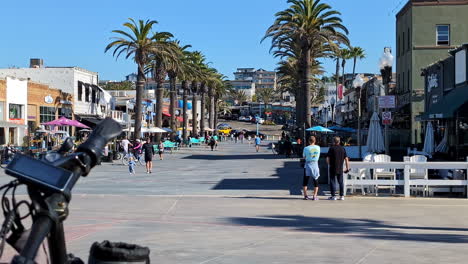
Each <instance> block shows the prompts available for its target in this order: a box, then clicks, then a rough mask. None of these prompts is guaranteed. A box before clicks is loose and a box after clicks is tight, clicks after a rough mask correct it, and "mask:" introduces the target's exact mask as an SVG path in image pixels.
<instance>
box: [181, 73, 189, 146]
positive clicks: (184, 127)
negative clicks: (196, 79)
mask: <svg viewBox="0 0 468 264" xmlns="http://www.w3.org/2000/svg"><path fill="white" fill-rule="evenodd" d="M182 89H183V90H184V94H183V98H182V100H183V101H184V105H183V106H182V108H183V109H182V111H183V113H182V117H183V118H184V121H183V122H184V124H183V125H182V137H183V138H184V140H187V128H188V116H187V101H188V89H189V88H188V83H187V81H182Z"/></svg>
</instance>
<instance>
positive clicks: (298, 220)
mask: <svg viewBox="0 0 468 264" xmlns="http://www.w3.org/2000/svg"><path fill="white" fill-rule="evenodd" d="M227 220H228V221H229V222H231V223H234V224H237V225H241V226H256V227H271V228H286V229H289V230H291V231H300V232H314V233H324V234H337V235H339V234H343V235H347V236H350V237H359V238H365V239H376V240H393V241H417V242H430V243H451V244H462V243H468V233H467V235H461V234H453V233H441V232H468V228H452V227H420V226H399V225H391V224H388V223H386V222H383V221H377V220H371V219H338V218H328V217H306V216H301V215H270V216H261V217H231V218H227ZM422 231H433V233H427V232H426V233H423V232H422ZM436 232H437V233H436Z"/></svg>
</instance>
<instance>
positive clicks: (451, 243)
mask: <svg viewBox="0 0 468 264" xmlns="http://www.w3.org/2000/svg"><path fill="white" fill-rule="evenodd" d="M270 153H271V152H270V151H269V150H268V149H266V148H263V149H262V153H259V154H257V153H255V150H254V148H253V147H252V146H251V147H248V145H247V144H245V145H243V146H240V145H234V144H230V143H223V144H221V146H220V149H219V151H215V152H211V151H209V150H208V149H205V148H204V147H196V148H193V149H186V150H183V151H181V152H179V153H177V154H173V155H166V157H165V160H163V161H159V160H158V161H155V173H154V174H150V175H148V174H144V173H143V171H144V168H143V167H140V168H137V175H136V176H130V175H129V174H128V171H127V168H126V167H124V166H121V165H110V164H105V165H103V166H100V167H97V168H96V169H95V170H94V171H93V173H92V174H91V175H90V176H89V177H88V178H83V179H81V180H80V182H79V183H78V185H77V187H76V191H75V192H74V193H75V194H74V197H73V200H72V203H71V206H70V207H71V208H70V209H71V210H70V211H71V215H70V217H69V219H68V220H67V222H66V230H67V239H68V242H69V243H68V247H69V250H70V251H71V252H73V253H74V254H76V255H78V256H80V257H82V258H83V259H86V258H87V254H88V251H89V247H90V246H91V244H92V242H94V241H102V240H104V239H108V240H113V241H126V242H132V243H137V244H141V245H145V246H148V247H150V248H151V260H152V263H182V264H184V263H223V264H224V263H226V264H227V263H301V262H308V263H464V262H466V261H465V259H466V258H467V256H468V254H467V253H466V250H465V248H466V246H467V244H468V224H467V223H468V202H467V201H466V200H457V199H403V198H375V197H362V198H359V197H351V198H348V199H347V200H346V201H326V200H321V201H303V200H301V199H300V198H301V196H300V195H299V194H300V185H301V183H302V182H301V170H300V168H299V167H298V164H297V160H285V159H281V158H278V157H276V156H273V155H272V154H270ZM0 179H1V180H2V182H3V181H5V180H6V177H4V176H1V177H0ZM323 198H325V197H323Z"/></svg>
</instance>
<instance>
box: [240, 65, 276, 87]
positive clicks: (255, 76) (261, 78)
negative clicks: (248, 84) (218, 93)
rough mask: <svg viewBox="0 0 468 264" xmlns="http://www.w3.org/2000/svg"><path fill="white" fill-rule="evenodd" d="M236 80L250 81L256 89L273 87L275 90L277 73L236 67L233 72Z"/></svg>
mask: <svg viewBox="0 0 468 264" xmlns="http://www.w3.org/2000/svg"><path fill="white" fill-rule="evenodd" d="M234 78H235V80H236V81H252V82H254V83H255V88H256V89H261V88H273V89H275V90H276V81H277V75H276V72H274V71H267V70H264V69H258V70H255V68H238V69H237V71H236V72H234Z"/></svg>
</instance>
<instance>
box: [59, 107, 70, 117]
mask: <svg viewBox="0 0 468 264" xmlns="http://www.w3.org/2000/svg"><path fill="white" fill-rule="evenodd" d="M59 116H63V117H66V118H68V119H71V118H72V110H71V108H69V107H63V108H60V109H59Z"/></svg>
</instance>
